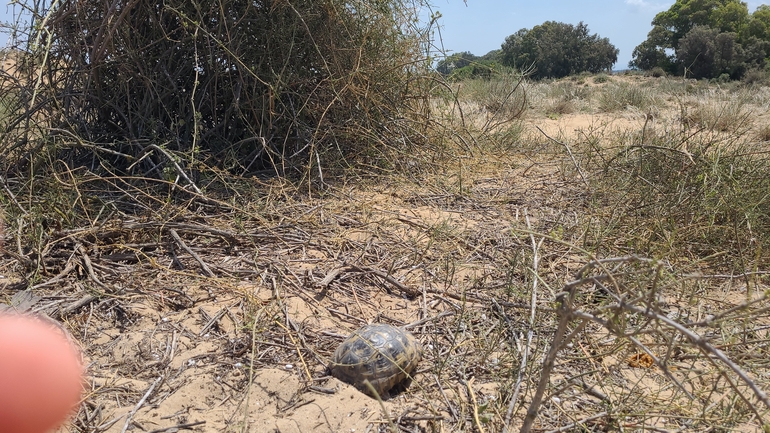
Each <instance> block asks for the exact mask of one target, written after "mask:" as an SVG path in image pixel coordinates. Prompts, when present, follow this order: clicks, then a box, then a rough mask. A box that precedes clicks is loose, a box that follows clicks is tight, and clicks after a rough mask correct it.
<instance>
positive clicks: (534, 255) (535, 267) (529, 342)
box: [503, 211, 545, 433]
mask: <svg viewBox="0 0 770 433" xmlns="http://www.w3.org/2000/svg"><path fill="white" fill-rule="evenodd" d="M524 219H525V221H526V222H527V229H529V230H530V233H529V239H530V241H531V242H532V275H533V278H532V297H531V299H530V309H529V329H528V330H527V344H526V345H525V346H524V352H523V354H522V357H521V365H520V366H519V374H518V377H517V378H516V385H515V386H514V391H513V396H512V397H511V403H510V404H509V405H508V412H506V414H505V424H504V425H503V433H507V432H508V426H510V425H511V417H512V416H513V408H514V407H515V406H516V401H517V400H518V399H519V392H520V391H521V383H522V381H523V378H524V371H525V370H526V368H527V357H528V355H529V348H530V347H531V345H532V336H533V334H534V327H535V311H536V309H537V282H538V281H539V278H538V274H537V272H538V265H539V262H540V256H539V255H538V251H539V249H540V246H541V245H542V244H543V241H544V240H545V238H540V242H539V243H535V236H534V235H533V234H532V232H531V230H532V226H531V224H530V222H529V215H527V213H526V211H525V213H524Z"/></svg>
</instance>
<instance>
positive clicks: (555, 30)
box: [500, 21, 618, 78]
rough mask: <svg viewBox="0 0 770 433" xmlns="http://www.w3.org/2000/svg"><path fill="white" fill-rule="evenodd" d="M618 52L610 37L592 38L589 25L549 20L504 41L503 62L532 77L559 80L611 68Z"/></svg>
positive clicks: (502, 48) (502, 47)
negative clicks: (530, 72)
mask: <svg viewBox="0 0 770 433" xmlns="http://www.w3.org/2000/svg"><path fill="white" fill-rule="evenodd" d="M617 59H618V49H617V48H615V46H614V45H612V44H611V43H610V41H609V39H607V38H601V37H599V36H598V35H596V34H594V35H590V34H589V31H588V26H586V25H585V24H583V23H582V22H581V23H579V24H578V25H577V26H573V25H571V24H565V23H560V22H555V21H546V22H545V23H543V24H541V25H538V26H535V27H533V28H532V29H521V30H519V31H517V32H516V33H514V34H512V35H510V36H508V37H507V38H505V42H504V43H503V44H502V46H501V48H500V62H501V63H502V64H503V65H505V66H511V67H514V68H517V69H521V70H526V69H529V68H532V69H533V70H532V77H533V78H560V77H565V76H567V75H571V74H577V73H580V72H594V73H596V72H601V71H605V70H608V69H610V68H612V65H614V64H615V62H616V61H617Z"/></svg>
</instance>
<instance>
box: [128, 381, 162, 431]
mask: <svg viewBox="0 0 770 433" xmlns="http://www.w3.org/2000/svg"><path fill="white" fill-rule="evenodd" d="M161 380H163V375H160V376H158V378H157V379H155V382H153V383H152V385H150V389H148V390H147V392H145V393H144V395H143V396H142V399H141V400H139V403H137V404H136V406H134V408H133V409H131V412H129V413H128V415H127V416H126V422H125V423H123V428H122V429H121V430H120V433H126V430H128V426H129V424H131V418H133V417H134V415H136V412H138V411H139V409H140V408H141V407H142V406H143V405H144V402H145V401H146V400H147V398H148V397H149V396H150V394H152V392H153V391H154V390H155V387H156V386H158V384H159V383H160V381H161Z"/></svg>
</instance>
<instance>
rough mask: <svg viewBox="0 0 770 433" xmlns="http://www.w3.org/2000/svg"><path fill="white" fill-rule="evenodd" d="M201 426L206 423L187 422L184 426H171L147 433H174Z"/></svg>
mask: <svg viewBox="0 0 770 433" xmlns="http://www.w3.org/2000/svg"><path fill="white" fill-rule="evenodd" d="M203 424H206V421H195V422H188V423H186V424H177V425H173V426H171V427H166V428H159V429H155V430H150V431H149V432H147V433H173V432H175V431H177V430H180V429H185V430H188V429H192V428H193V427H195V426H199V425H203ZM172 429H173V430H172Z"/></svg>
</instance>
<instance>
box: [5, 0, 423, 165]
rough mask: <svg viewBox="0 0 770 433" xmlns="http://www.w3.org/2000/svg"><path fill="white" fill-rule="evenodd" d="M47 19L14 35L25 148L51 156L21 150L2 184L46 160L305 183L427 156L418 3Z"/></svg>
mask: <svg viewBox="0 0 770 433" xmlns="http://www.w3.org/2000/svg"><path fill="white" fill-rule="evenodd" d="M54 4H55V6H52V4H47V3H45V4H39V3H35V4H28V5H25V7H27V8H28V9H30V10H31V11H32V13H33V15H34V22H43V21H44V22H45V26H44V27H42V28H40V29H39V30H40V33H39V34H36V33H32V32H33V29H37V27H30V28H29V29H26V31H27V32H28V33H29V34H28V36H29V41H28V46H27V48H26V49H25V52H24V57H25V63H24V66H25V67H26V68H27V69H25V71H26V74H27V75H26V77H27V80H25V81H23V82H22V83H21V85H20V86H18V87H19V91H20V92H21V93H22V94H23V97H22V102H23V105H24V106H25V107H26V111H25V112H24V113H22V115H23V116H24V118H26V119H27V120H26V121H35V122H37V123H38V124H39V128H40V129H41V130H45V131H46V132H48V133H47V134H45V135H44V136H43V137H35V139H36V140H39V139H43V138H47V137H49V136H50V135H53V137H52V140H54V141H56V142H57V143H56V144H55V145H54V144H53V143H51V142H47V143H35V144H32V143H29V144H28V145H23V146H21V149H20V151H21V153H20V154H18V155H15V156H14V157H13V158H11V160H10V161H8V163H9V168H11V169H15V170H20V169H22V167H24V166H25V164H24V163H23V161H27V160H39V156H38V155H39V153H40V152H39V149H40V148H41V146H48V147H49V148H50V151H51V153H53V154H60V155H61V156H63V157H65V160H66V161H67V164H68V165H69V166H70V167H76V166H87V167H88V168H89V169H90V170H96V171H100V170H101V172H102V173H104V174H106V173H115V174H133V175H141V176H147V177H152V178H161V179H162V178H164V177H168V175H169V173H168V171H169V170H170V171H171V172H172V173H173V172H177V171H179V169H183V170H186V171H189V172H190V173H188V174H189V177H190V180H195V179H196V177H197V176H196V173H197V172H198V170H199V169H200V168H201V167H202V165H203V166H217V167H220V168H223V169H226V170H229V171H230V172H232V173H236V174H246V173H259V172H261V171H263V170H267V171H269V172H272V173H276V172H277V173H281V174H284V173H290V172H292V170H294V169H296V170H297V171H298V172H299V173H303V174H307V173H308V169H309V167H310V166H311V165H313V166H314V168H315V169H317V170H320V169H321V164H328V165H337V164H339V163H341V165H345V163H344V161H345V160H347V159H350V160H356V158H359V157H361V158H363V159H364V160H365V162H367V163H375V161H373V159H376V158H377V157H382V156H383V154H384V153H385V149H391V148H399V151H405V150H406V149H408V148H410V146H413V145H419V144H423V143H424V137H425V136H424V134H423V132H424V131H423V130H424V127H425V125H424V123H425V114H426V112H425V106H424V102H425V95H426V94H427V91H426V87H425V84H426V82H427V80H423V79H422V78H427V77H426V71H427V67H428V61H427V59H426V56H425V51H424V48H425V44H426V43H427V41H426V39H425V37H426V36H425V34H427V33H423V31H424V29H418V28H416V27H415V26H416V25H417V24H416V22H417V21H416V17H417V16H418V15H417V14H419V13H420V12H419V11H420V6H421V5H422V3H421V2H420V1H409V0H407V1H400V0H395V1H386V2H372V1H363V0H361V1H356V2H344V1H340V0H325V1H323V2H321V3H319V2H311V1H293V2H251V3H250V2H240V1H237V0H221V1H218V2H215V3H211V4H199V3H195V2H193V3H191V2H185V1H172V2H164V3H158V2H152V1H147V0H116V1H114V2H109V3H105V2H98V1H91V0H88V1H85V2H82V1H81V2H76V1H64V2H57V3H54ZM38 38H40V39H38ZM36 41H37V42H36ZM38 42H42V45H41V44H39V43H38ZM38 72H40V73H41V75H40V77H41V78H42V79H41V80H37V79H36V76H37V73H38ZM11 123H13V120H12V121H11ZM27 134H28V131H19V132H18V135H22V136H23V140H26V141H29V140H31V139H32V138H31V137H30V136H29V135H27ZM18 135H14V136H11V137H8V138H6V139H4V140H2V142H0V147H2V149H3V151H4V153H5V154H6V155H8V154H9V151H10V150H12V149H11V147H12V146H13V145H12V143H18V141H19V140H18ZM153 146H155V147H153ZM322 158H323V161H322ZM40 162H41V161H37V162H33V164H34V165H37V164H39V163H40ZM100 165H101V166H102V167H101V168H99V166H100ZM164 171H165V173H164Z"/></svg>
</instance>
